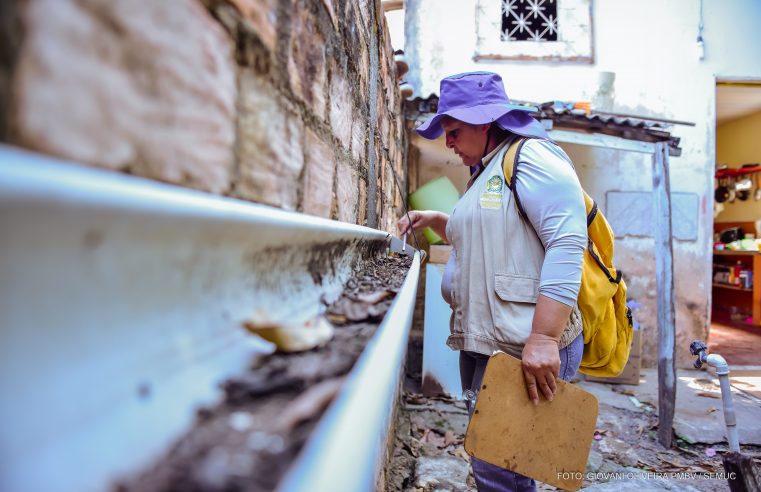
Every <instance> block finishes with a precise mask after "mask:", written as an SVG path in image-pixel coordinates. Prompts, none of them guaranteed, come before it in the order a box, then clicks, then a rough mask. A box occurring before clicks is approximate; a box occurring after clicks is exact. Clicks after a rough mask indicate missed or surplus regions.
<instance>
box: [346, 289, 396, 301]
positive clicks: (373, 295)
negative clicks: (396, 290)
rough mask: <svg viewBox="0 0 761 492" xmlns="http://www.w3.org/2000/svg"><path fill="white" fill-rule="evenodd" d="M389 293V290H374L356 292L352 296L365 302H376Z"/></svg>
mask: <svg viewBox="0 0 761 492" xmlns="http://www.w3.org/2000/svg"><path fill="white" fill-rule="evenodd" d="M390 295H391V292H389V291H388V290H376V291H375V292H367V293H363V294H357V295H355V296H354V299H355V300H357V301H359V302H364V303H365V304H378V303H379V302H381V301H382V300H383V299H385V298H387V297H388V296H390Z"/></svg>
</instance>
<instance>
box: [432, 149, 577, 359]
mask: <svg viewBox="0 0 761 492" xmlns="http://www.w3.org/2000/svg"><path fill="white" fill-rule="evenodd" d="M508 143H509V142H508ZM507 149H508V145H502V146H501V148H499V150H498V151H497V152H496V154H495V155H493V157H492V158H491V160H490V161H489V163H488V164H487V166H486V168H485V169H484V170H483V171H482V172H481V174H480V175H479V176H478V177H477V178H476V179H475V180H473V181H472V182H471V183H469V187H468V190H467V191H466V192H465V194H464V195H463V196H462V198H460V200H459V201H458V202H457V204H456V205H455V208H454V210H453V211H452V214H451V215H450V217H449V222H448V224H447V229H446V233H447V237H448V238H449V240H450V242H451V243H452V246H453V248H454V254H455V255H456V259H455V261H454V263H455V267H454V275H453V279H452V291H451V293H450V294H451V296H452V311H453V312H452V318H451V325H450V330H451V335H450V336H449V338H448V340H447V345H449V347H451V348H452V349H454V350H468V351H472V352H478V353H482V354H486V355H491V354H492V353H493V352H494V351H495V350H502V351H505V352H507V353H509V354H511V355H515V356H517V357H520V354H521V351H522V349H523V345H525V343H526V340H527V339H528V336H529V334H530V333H531V323H532V320H533V317H534V310H535V308H536V301H537V298H538V296H539V277H540V274H541V271H542V264H543V262H544V247H543V246H542V243H541V241H540V240H539V238H538V237H537V235H536V233H535V232H534V229H533V226H532V225H531V224H530V223H529V222H527V221H524V220H523V219H522V218H521V216H520V214H519V213H518V209H517V206H516V205H515V200H514V198H513V194H512V192H511V191H510V188H509V187H508V186H507V184H505V182H504V175H503V171H502V160H503V158H504V156H505V153H506V152H507ZM581 329H582V325H581V315H580V313H579V311H578V307H574V309H573V313H572V314H571V319H570V320H569V323H568V326H567V327H566V329H565V331H564V332H563V335H562V337H561V340H560V347H561V348H563V347H565V346H566V345H568V344H569V343H570V342H571V341H573V340H574V338H576V336H578V335H579V333H581Z"/></svg>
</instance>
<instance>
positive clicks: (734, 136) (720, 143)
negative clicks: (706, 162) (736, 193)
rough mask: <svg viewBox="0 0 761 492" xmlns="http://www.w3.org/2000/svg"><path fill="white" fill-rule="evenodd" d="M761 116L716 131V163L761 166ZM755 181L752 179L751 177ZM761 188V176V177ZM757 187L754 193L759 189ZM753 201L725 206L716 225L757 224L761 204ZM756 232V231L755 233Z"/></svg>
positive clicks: (717, 217)
mask: <svg viewBox="0 0 761 492" xmlns="http://www.w3.org/2000/svg"><path fill="white" fill-rule="evenodd" d="M759 135H761V112H758V113H753V114H750V115H748V116H744V117H742V118H738V119H736V120H732V121H729V122H727V123H724V124H722V125H720V126H718V127H717V128H716V162H718V163H721V164H727V165H728V166H729V167H730V168H736V167H740V166H742V165H743V164H748V163H761V140H759ZM751 178H752V177H751ZM759 185H761V174H759ZM756 186H757V185H756V183H755V182H754V183H753V189H754V190H755V188H756ZM752 193H753V192H752V191H751V197H750V198H749V199H748V200H746V201H741V200H735V202H734V203H729V202H724V203H723V206H724V210H723V211H722V212H721V213H720V214H719V215H717V216H716V222H754V221H756V220H759V219H761V202H757V201H755V200H753V195H752ZM751 232H752V231H751Z"/></svg>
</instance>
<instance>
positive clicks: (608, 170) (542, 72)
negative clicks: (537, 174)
mask: <svg viewBox="0 0 761 492" xmlns="http://www.w3.org/2000/svg"><path fill="white" fill-rule="evenodd" d="M494 1H496V0H494ZM699 15H700V0H669V1H663V0H639V1H637V2H632V1H628V0H604V1H603V0H596V1H593V8H592V22H593V31H594V41H593V42H594V57H595V61H594V63H592V64H581V63H575V64H574V63H562V62H532V61H498V62H494V61H485V62H474V61H473V54H474V52H475V41H476V33H475V25H476V18H475V0H417V1H414V0H408V1H407V3H406V22H405V51H406V53H407V55H408V58H409V60H410V72H411V73H410V74H409V77H408V80H409V81H410V82H411V83H412V84H413V86H414V87H415V91H416V95H418V96H421V97H427V96H428V95H430V94H432V93H433V94H437V93H438V84H439V80H440V79H441V78H443V77H445V76H447V75H450V74H453V73H459V72H464V71H469V70H491V71H495V72H498V73H500V74H501V75H502V76H503V79H504V80H505V86H506V89H507V93H508V95H509V96H510V97H512V98H515V99H520V100H529V101H536V102H542V101H549V100H553V99H554V100H573V101H578V100H592V98H593V96H594V94H595V92H596V91H597V87H598V77H599V73H600V72H603V71H609V72H614V73H615V85H614V93H615V96H614V99H613V104H612V108H611V110H612V111H615V112H620V113H627V114H636V115H642V116H654V117H660V118H669V119H675V120H682V121H690V122H694V123H695V126H694V127H688V126H675V127H674V128H673V131H672V133H673V134H674V135H675V136H678V137H681V139H682V142H681V146H682V156H681V157H679V158H672V160H671V177H672V180H671V183H672V191H675V192H687V193H696V194H697V195H698V197H699V204H700V205H699V211H698V224H699V226H698V229H699V230H698V239H697V241H675V242H674V257H675V268H676V271H675V280H676V291H677V292H676V294H677V296H676V302H677V334H678V335H677V351H678V363H679V364H680V365H681V366H686V365H687V364H689V353H688V350H687V347H688V345H689V342H690V340H691V339H692V338H693V337H695V338H706V336H707V329H708V325H709V316H710V296H711V283H710V275H711V241H712V234H711V231H712V220H713V218H712V200H713V169H714V161H715V99H716V97H715V83H716V79H717V78H718V79H720V80H726V79H733V78H744V79H759V78H761V55H760V54H759V50H758V47H759V46H761V29H759V28H758V26H759V24H761V2H759V1H758V0H704V5H703V18H704V31H703V39H704V41H705V57H704V59H703V60H699V59H698V56H697V49H696V48H697V43H696V38H697V33H698V23H699ZM567 149H568V151H569V152H570V153H571V156H572V157H573V158H574V161H575V163H576V167H577V169H578V171H579V174H580V177H581V179H582V182H583V184H584V186H585V188H586V189H587V191H588V192H589V193H590V194H591V195H592V196H593V197H595V198H596V199H598V201H599V202H600V203H601V205H602V207H603V210H604V208H605V192H606V191H609V190H621V191H647V190H650V189H651V163H650V159H649V158H648V157H646V156H644V155H637V154H627V153H623V152H615V151H608V150H604V149H603V150H592V149H588V148H582V147H574V146H568V147H567ZM617 261H618V263H619V264H620V266H621V268H622V269H623V270H624V271H625V273H627V279H628V284H629V288H630V294H631V297H633V298H636V299H637V300H639V301H641V302H642V303H643V308H642V309H641V310H640V312H639V313H637V314H638V318H639V319H640V322H641V324H642V326H643V328H644V329H645V330H646V331H645V334H644V337H643V340H644V343H643V346H644V356H643V359H644V363H645V364H648V365H652V364H653V362H654V361H655V358H656V352H655V350H654V347H655V344H656V341H655V340H656V338H657V336H656V331H655V291H656V286H655V274H654V272H655V261H654V251H653V240H652V238H626V239H623V240H620V241H619V242H618V243H617Z"/></svg>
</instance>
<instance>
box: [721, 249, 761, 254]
mask: <svg viewBox="0 0 761 492" xmlns="http://www.w3.org/2000/svg"><path fill="white" fill-rule="evenodd" d="M713 254H715V255H719V256H753V255H761V251H732V250H729V249H715V250H713Z"/></svg>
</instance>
